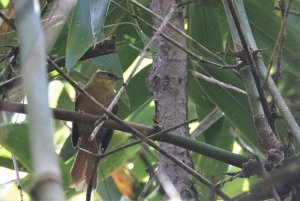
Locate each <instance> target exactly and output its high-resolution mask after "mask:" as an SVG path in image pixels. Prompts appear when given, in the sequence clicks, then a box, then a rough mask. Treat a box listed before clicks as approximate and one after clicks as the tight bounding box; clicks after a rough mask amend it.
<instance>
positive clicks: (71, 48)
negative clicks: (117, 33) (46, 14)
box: [66, 0, 110, 70]
mask: <svg viewBox="0 0 300 201" xmlns="http://www.w3.org/2000/svg"><path fill="white" fill-rule="evenodd" d="M109 2H110V1H108V0H105V1H104V0H103V1H95V0H93V1H84V0H78V1H77V4H76V6H75V8H74V10H73V14H72V18H71V22H70V28H69V35H68V40H67V50H66V68H67V70H70V69H71V68H72V67H73V66H74V64H75V63H76V62H77V61H78V60H79V59H80V57H81V56H82V55H83V54H84V53H85V52H86V50H87V49H88V48H89V47H90V46H91V44H92V43H93V42H95V41H96V40H97V34H98V32H99V31H100V30H101V29H102V27H103V25H104V22H105V17H106V14H107V10H108V6H109Z"/></svg>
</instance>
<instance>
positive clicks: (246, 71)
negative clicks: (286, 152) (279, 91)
mask: <svg viewBox="0 0 300 201" xmlns="http://www.w3.org/2000/svg"><path fill="white" fill-rule="evenodd" d="M230 3H231V4H230ZM223 4H224V8H225V12H226V16H227V19H228V23H229V28H230V32H231V36H232V39H233V42H234V46H235V49H236V50H238V47H241V46H242V47H243V48H244V51H245V57H247V63H246V64H245V65H243V66H242V67H241V68H240V69H239V72H240V75H241V78H242V80H243V83H244V85H245V89H246V91H247V94H248V99H249V103H250V107H251V110H252V114H253V118H254V122H255V126H256V129H257V131H258V137H259V140H260V143H261V144H262V146H263V147H264V148H265V149H266V150H269V149H274V148H275V149H278V148H280V146H281V142H280V141H279V140H278V139H277V137H276V136H275V134H274V132H273V130H272V129H271V127H270V126H269V121H268V119H267V117H266V115H265V112H266V110H265V108H264V107H263V104H262V102H261V98H265V97H262V96H264V95H263V94H261V93H262V92H261V93H259V90H263V89H262V87H261V85H258V83H260V78H259V77H258V74H257V69H256V63H255V62H254V59H253V56H252V52H250V49H257V48H256V46H254V45H253V44H252V43H249V38H248V37H244V34H245V33H247V32H248V31H249V32H250V30H245V29H244V30H242V27H241V26H238V25H240V24H239V19H241V17H240V16H239V17H237V15H236V13H235V11H234V8H233V6H232V2H231V1H228V0H223ZM243 17H244V18H246V16H243ZM265 107H268V106H265Z"/></svg>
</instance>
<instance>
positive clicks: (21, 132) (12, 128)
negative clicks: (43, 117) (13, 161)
mask: <svg viewBox="0 0 300 201" xmlns="http://www.w3.org/2000/svg"><path fill="white" fill-rule="evenodd" d="M0 128H1V132H0V144H1V145H2V146H3V147H5V148H6V149H7V150H8V151H10V152H12V153H13V154H14V155H15V156H16V157H17V159H18V161H20V162H21V163H22V165H24V167H25V168H26V169H27V171H29V172H31V171H32V165H31V164H32V163H31V156H30V147H29V138H28V127H27V124H6V125H2V126H1V127H0Z"/></svg>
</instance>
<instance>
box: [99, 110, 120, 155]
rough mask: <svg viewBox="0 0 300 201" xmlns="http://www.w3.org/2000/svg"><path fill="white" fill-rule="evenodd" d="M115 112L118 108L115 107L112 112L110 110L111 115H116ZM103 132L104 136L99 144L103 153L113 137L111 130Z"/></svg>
mask: <svg viewBox="0 0 300 201" xmlns="http://www.w3.org/2000/svg"><path fill="white" fill-rule="evenodd" d="M117 110H118V106H117V105H116V106H115V107H114V108H113V110H112V113H113V114H117ZM103 132H104V133H105V134H104V137H103V139H102V143H101V149H102V151H103V152H105V150H106V149H107V147H108V145H109V142H110V140H111V138H112V135H113V132H114V131H113V130H112V129H104V130H103Z"/></svg>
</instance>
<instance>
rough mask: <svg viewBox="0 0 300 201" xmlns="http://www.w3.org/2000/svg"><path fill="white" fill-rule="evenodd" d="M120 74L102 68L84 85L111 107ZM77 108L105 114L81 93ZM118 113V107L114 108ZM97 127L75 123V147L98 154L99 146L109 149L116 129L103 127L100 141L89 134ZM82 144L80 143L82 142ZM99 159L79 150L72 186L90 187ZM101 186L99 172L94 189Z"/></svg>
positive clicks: (98, 136) (72, 176) (72, 174)
mask: <svg viewBox="0 0 300 201" xmlns="http://www.w3.org/2000/svg"><path fill="white" fill-rule="evenodd" d="M119 79H120V77H119V76H116V75H114V74H112V73H110V72H106V71H99V72H97V73H96V74H95V75H94V76H93V77H92V78H91V80H90V81H89V82H88V83H87V84H86V85H85V86H84V89H85V90H86V91H87V92H88V93H89V94H90V95H91V96H93V97H94V98H95V99H96V100H97V101H98V102H100V103H101V104H102V105H103V106H105V107H108V106H109V105H110V103H111V101H112V100H113V98H114V97H115V90H114V87H115V83H116V81H117V80H119ZM75 110H76V111H80V112H84V113H90V114H95V115H99V116H101V115H103V114H104V113H103V111H102V110H101V109H100V108H99V107H98V106H97V105H96V104H95V103H94V102H92V101H91V100H89V99H88V97H86V96H85V95H83V94H79V95H78V97H77V98H76V101H75ZM114 112H116V108H115V109H114ZM93 130H94V126H92V125H86V124H79V123H73V128H72V143H73V146H74V147H76V146H77V145H79V147H81V148H83V149H86V150H89V151H90V152H93V153H98V150H99V149H103V151H105V150H106V148H107V146H108V144H109V141H110V139H111V137H112V133H113V130H111V129H105V128H101V129H100V131H99V133H98V135H97V138H96V140H93V141H89V139H88V138H89V136H90V134H91V133H92V131H93ZM78 143H80V144H78ZM94 162H95V163H98V162H99V160H97V159H96V157H94V156H92V155H91V154H88V153H86V152H83V151H78V153H77V155H76V158H75V160H74V163H73V166H72V169H71V178H72V181H71V187H72V188H75V189H76V191H81V190H86V189H87V187H88V182H89V178H90V175H91V172H92V168H93V164H94ZM96 186H97V174H95V176H94V178H93V189H95V188H96Z"/></svg>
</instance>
